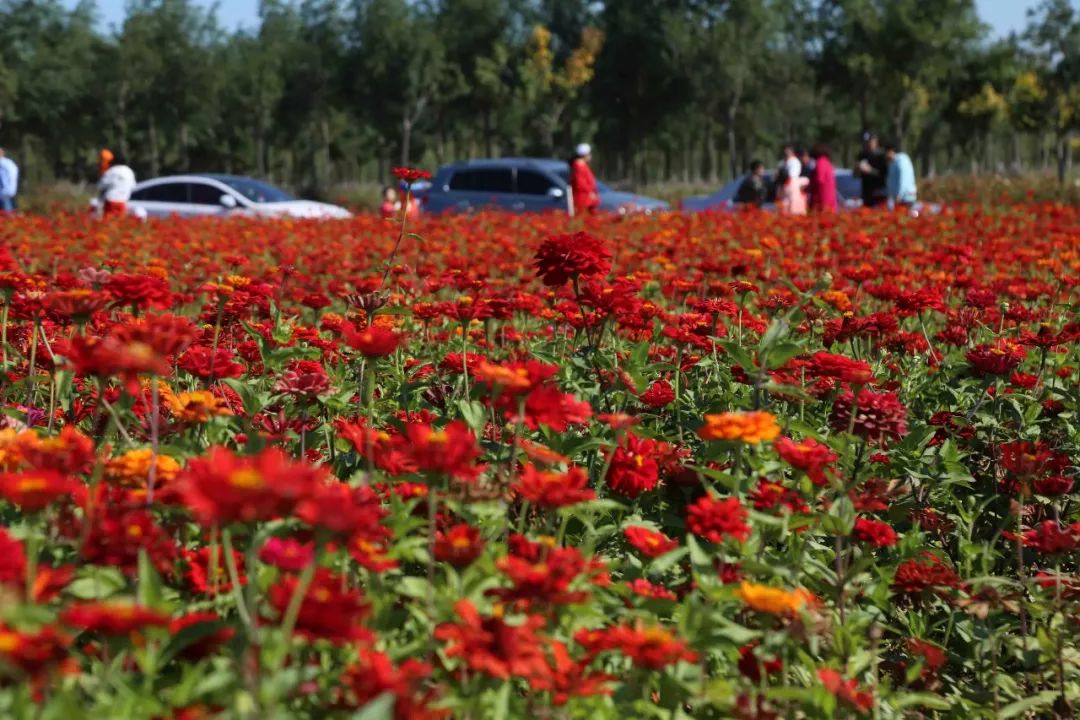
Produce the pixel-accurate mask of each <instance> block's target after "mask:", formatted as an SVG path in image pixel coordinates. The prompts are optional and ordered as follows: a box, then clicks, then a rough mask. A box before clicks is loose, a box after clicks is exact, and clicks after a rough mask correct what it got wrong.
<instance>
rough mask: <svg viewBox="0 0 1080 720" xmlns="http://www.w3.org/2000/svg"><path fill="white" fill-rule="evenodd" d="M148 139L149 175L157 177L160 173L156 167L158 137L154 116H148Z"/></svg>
mask: <svg viewBox="0 0 1080 720" xmlns="http://www.w3.org/2000/svg"><path fill="white" fill-rule="evenodd" d="M149 140H150V177H157V176H158V175H160V174H161V172H160V168H159V167H158V137H157V123H156V122H154V116H153V115H151V116H150V127H149Z"/></svg>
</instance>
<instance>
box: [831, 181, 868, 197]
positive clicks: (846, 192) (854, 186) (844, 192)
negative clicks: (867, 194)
mask: <svg viewBox="0 0 1080 720" xmlns="http://www.w3.org/2000/svg"><path fill="white" fill-rule="evenodd" d="M836 191H837V192H838V193H839V194H840V197H842V198H845V199H856V198H860V197H862V180H861V179H860V178H857V177H855V176H854V175H837V176H836Z"/></svg>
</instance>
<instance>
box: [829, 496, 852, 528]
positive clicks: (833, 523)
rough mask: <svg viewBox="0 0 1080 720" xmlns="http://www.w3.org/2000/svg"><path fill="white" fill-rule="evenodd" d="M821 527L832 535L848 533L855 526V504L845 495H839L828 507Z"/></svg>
mask: <svg viewBox="0 0 1080 720" xmlns="http://www.w3.org/2000/svg"><path fill="white" fill-rule="evenodd" d="M821 527H822V528H823V529H824V530H825V532H828V533H832V534H834V535H850V534H851V529H852V528H853V527H855V506H854V505H853V504H852V502H851V498H849V497H848V496H847V495H844V496H843V497H840V498H838V499H837V500H836V502H834V503H833V504H832V507H830V508H829V512H828V513H827V514H826V515H825V518H824V521H823V522H822V523H821Z"/></svg>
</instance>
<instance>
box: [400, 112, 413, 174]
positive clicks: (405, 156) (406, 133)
mask: <svg viewBox="0 0 1080 720" xmlns="http://www.w3.org/2000/svg"><path fill="white" fill-rule="evenodd" d="M412 131H413V123H412V119H411V118H410V117H409V116H408V115H407V114H406V115H405V117H403V118H401V165H402V167H408V165H409V157H410V154H411V152H412Z"/></svg>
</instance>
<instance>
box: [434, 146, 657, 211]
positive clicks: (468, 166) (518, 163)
mask: <svg viewBox="0 0 1080 720" xmlns="http://www.w3.org/2000/svg"><path fill="white" fill-rule="evenodd" d="M569 179H570V166H569V165H568V164H567V163H565V162H563V161H561V160H553V159H541V158H500V159H496V160H466V161H463V162H457V163H452V164H450V165H443V166H442V167H441V168H439V171H438V172H437V173H436V174H435V177H434V178H433V179H432V181H431V187H429V188H427V190H426V191H425V192H424V193H423V194H422V195H421V203H422V207H423V209H424V211H425V212H431V213H443V212H471V211H473V210H480V209H497V210H505V211H507V212H517V213H533V212H563V213H569V212H571V209H572V207H571V206H572V200H571V193H570V184H569ZM596 189H597V193H598V194H599V195H600V209H601V210H604V211H609V212H621V213H625V212H654V211H661V210H670V209H671V206H670V205H669V204H668V203H666V202H664V201H663V200H657V199H656V198H650V197H645V196H644V195H635V194H633V193H624V192H618V191H615V190H612V189H611V188H610V187H608V186H607V185H604V184H603V183H602V182H599V181H598V182H597V184H596Z"/></svg>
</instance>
